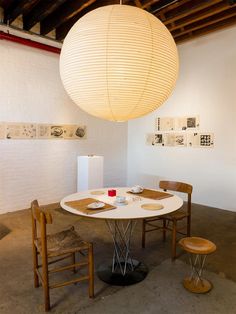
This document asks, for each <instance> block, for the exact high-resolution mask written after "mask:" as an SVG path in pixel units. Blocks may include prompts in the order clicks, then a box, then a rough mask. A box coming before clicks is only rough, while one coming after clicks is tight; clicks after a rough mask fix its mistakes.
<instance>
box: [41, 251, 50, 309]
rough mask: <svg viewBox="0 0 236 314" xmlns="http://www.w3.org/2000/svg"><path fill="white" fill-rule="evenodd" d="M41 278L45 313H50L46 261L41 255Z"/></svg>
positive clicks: (44, 256)
mask: <svg viewBox="0 0 236 314" xmlns="http://www.w3.org/2000/svg"><path fill="white" fill-rule="evenodd" d="M42 272H43V273H42V277H43V290H44V303H45V311H46V312H47V311H50V295H49V282H48V260H47V256H46V255H45V254H42Z"/></svg>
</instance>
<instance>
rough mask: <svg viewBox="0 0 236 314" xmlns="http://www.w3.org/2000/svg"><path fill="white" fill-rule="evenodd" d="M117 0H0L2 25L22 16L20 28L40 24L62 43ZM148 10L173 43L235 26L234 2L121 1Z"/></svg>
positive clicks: (235, 6) (41, 32)
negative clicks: (86, 17) (90, 15)
mask: <svg viewBox="0 0 236 314" xmlns="http://www.w3.org/2000/svg"><path fill="white" fill-rule="evenodd" d="M119 3H120V1H119V0H110V1H109V0H81V1H78V0H30V1H29V0H0V6H1V7H2V8H3V9H4V23H6V24H9V25H11V24H12V23H13V22H14V21H15V20H16V19H17V18H19V17H20V16H22V19H23V29H24V30H26V31H30V30H32V28H33V27H34V26H35V25H36V24H37V23H39V24H37V25H40V34H41V35H43V36H46V35H47V34H48V33H49V32H51V31H55V34H56V35H55V37H56V39H57V40H59V41H62V40H63V39H64V38H65V36H66V34H67V32H68V31H69V30H70V28H71V27H72V25H73V24H74V23H75V22H76V21H77V20H78V19H79V18H81V17H82V16H83V15H84V14H86V13H87V12H89V11H91V10H94V9H95V8H97V7H100V6H103V5H108V4H119ZM122 3H123V4H127V5H133V6H137V7H140V8H143V9H144V10H147V11H149V12H150V13H152V14H154V15H155V16H156V17H158V18H159V19H160V20H161V21H162V22H163V23H164V24H165V25H166V26H167V28H168V29H169V30H170V32H171V33H172V35H173V37H174V39H175V41H176V42H177V43H180V42H183V41H186V40H189V39H191V38H195V37H197V36H201V35H204V34H207V33H209V32H213V31H215V30H218V29H222V28H225V27H228V26H230V25H233V24H235V25H236V0H179V1H178V0H123V1H122Z"/></svg>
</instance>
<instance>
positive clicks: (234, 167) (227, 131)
mask: <svg viewBox="0 0 236 314" xmlns="http://www.w3.org/2000/svg"><path fill="white" fill-rule="evenodd" d="M235 38H236V26H234V27H231V28H228V29H225V30H224V31H219V32H214V33H212V34H209V35H208V36H203V37H199V38H197V39H195V40H192V41H189V42H187V43H185V44H182V45H180V46H178V49H179V54H180V74H179V78H178V81H177V86H176V88H175V90H174V93H173V95H172V96H171V97H170V98H169V99H168V101H167V102H166V103H165V104H164V105H162V106H161V107H160V108H159V109H158V110H156V111H155V112H153V113H151V114H150V115H147V116H145V117H143V118H140V119H137V120H133V121H130V122H129V128H128V166H127V169H128V184H129V185H133V184H143V185H145V186H149V187H155V186H157V184H158V180H159V179H168V180H179V181H185V182H189V183H192V184H193V202H195V203H199V204H204V205H209V206H212V207H217V208H222V209H226V210H232V211H236V193H235V187H236V140H235V134H236V58H235V56H236V40H235ZM188 115H200V130H202V131H203V132H213V133H214V134H215V146H214V148H211V149H208V148H184V147H176V148H173V147H151V146H147V145H145V138H144V137H145V134H146V133H152V132H154V123H155V118H156V117H158V116H161V117H171V116H172V117H173V116H188ZM205 223H206V224H207V222H205Z"/></svg>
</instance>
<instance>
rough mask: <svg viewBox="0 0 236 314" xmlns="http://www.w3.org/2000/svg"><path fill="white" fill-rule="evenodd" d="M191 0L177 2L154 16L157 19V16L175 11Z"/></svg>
mask: <svg viewBox="0 0 236 314" xmlns="http://www.w3.org/2000/svg"><path fill="white" fill-rule="evenodd" d="M190 1H191V0H181V1H178V2H175V3H172V4H170V5H168V6H167V7H165V8H163V9H161V10H160V11H159V12H158V13H157V14H155V15H156V16H157V17H158V16H159V14H161V13H164V14H165V13H167V12H169V11H172V10H174V9H177V8H179V7H181V6H183V5H184V4H186V3H188V2H190Z"/></svg>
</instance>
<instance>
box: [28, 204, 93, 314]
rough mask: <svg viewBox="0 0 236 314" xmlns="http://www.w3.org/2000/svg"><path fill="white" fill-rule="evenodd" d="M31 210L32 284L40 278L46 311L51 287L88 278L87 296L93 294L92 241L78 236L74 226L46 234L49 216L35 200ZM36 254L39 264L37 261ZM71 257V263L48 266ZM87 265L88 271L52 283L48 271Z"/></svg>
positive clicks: (50, 272)
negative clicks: (71, 278)
mask: <svg viewBox="0 0 236 314" xmlns="http://www.w3.org/2000/svg"><path fill="white" fill-rule="evenodd" d="M31 214H32V246H33V264H34V286H35V287H39V282H41V284H42V287H43V290H44V300H45V311H49V310H50V294H49V291H50V289H53V288H58V287H62V286H66V285H69V284H75V283H77V282H80V281H83V280H87V281H88V282H89V289H88V290H89V297H93V296H94V264H93V246H92V243H88V242H85V241H83V240H82V239H81V237H80V236H79V235H78V233H77V232H76V231H75V230H74V227H71V228H70V229H67V230H63V231H61V232H58V233H54V234H50V235H47V224H52V216H51V214H50V213H48V212H44V211H43V210H42V209H41V208H40V207H39V205H38V202H37V201H36V200H35V201H33V202H32V203H31ZM77 252H79V253H81V256H82V260H81V261H79V262H76V253H77ZM39 256H40V257H41V265H39V259H38V258H39ZM66 258H70V260H71V263H70V264H69V265H66V266H62V265H60V266H59V265H58V266H57V267H56V266H54V267H53V268H52V267H51V264H54V263H57V262H60V261H62V260H64V259H66ZM83 266H87V267H88V274H87V275H83V276H82V275H81V276H80V277H78V278H75V279H73V280H69V281H63V282H59V283H54V284H51V280H49V275H51V274H55V273H58V272H61V271H65V270H72V271H73V272H74V273H75V272H76V271H77V268H80V267H83Z"/></svg>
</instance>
